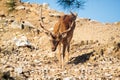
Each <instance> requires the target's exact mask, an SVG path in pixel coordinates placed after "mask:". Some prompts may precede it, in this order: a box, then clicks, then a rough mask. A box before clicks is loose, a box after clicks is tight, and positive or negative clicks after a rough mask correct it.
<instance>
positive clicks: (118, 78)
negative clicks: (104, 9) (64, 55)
mask: <svg viewBox="0 0 120 80" xmlns="http://www.w3.org/2000/svg"><path fill="white" fill-rule="evenodd" d="M2 5H4V4H3V3H2V4H1V5H0V7H1V6H2ZM20 6H22V7H20ZM18 7H19V9H18V8H17V10H15V11H14V12H13V13H11V14H7V13H6V11H5V9H4V7H1V8H0V78H1V79H0V80H3V79H4V80H120V22H116V23H100V22H97V21H94V20H90V19H86V18H79V17H78V18H77V20H76V23H77V25H76V28H75V31H74V36H73V39H72V41H71V48H70V59H69V62H68V63H67V64H66V65H65V67H64V69H61V68H60V67H59V66H58V64H59V63H58V60H57V58H56V52H51V49H50V44H49V41H48V37H47V36H46V35H45V34H44V33H43V32H42V30H41V28H40V27H39V23H40V5H38V4H28V3H19V4H18ZM23 7H24V8H23ZM42 11H43V12H42V15H43V18H44V19H43V21H44V25H46V28H47V29H52V28H53V26H54V23H55V22H56V21H57V20H58V17H59V16H60V15H63V14H64V13H63V12H58V11H55V10H52V9H50V8H49V6H45V5H43V10H42ZM3 15H4V16H3ZM22 21H25V23H26V25H25V27H24V29H21V27H20V24H21V23H22ZM21 38H25V40H26V41H27V42H29V44H30V45H27V46H24V47H23V46H22V47H21V46H17V45H16V40H19V39H21Z"/></svg>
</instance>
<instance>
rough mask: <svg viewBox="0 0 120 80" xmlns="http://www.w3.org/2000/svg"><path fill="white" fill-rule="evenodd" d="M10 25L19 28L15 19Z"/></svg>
mask: <svg viewBox="0 0 120 80" xmlns="http://www.w3.org/2000/svg"><path fill="white" fill-rule="evenodd" d="M11 27H12V28H14V29H15V28H19V29H21V25H20V23H18V22H17V21H13V22H12V23H11Z"/></svg>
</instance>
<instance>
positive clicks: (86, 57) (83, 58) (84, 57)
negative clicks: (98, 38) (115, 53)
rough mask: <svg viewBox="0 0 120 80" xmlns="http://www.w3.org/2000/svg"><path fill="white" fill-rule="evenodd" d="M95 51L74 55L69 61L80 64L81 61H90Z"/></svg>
mask: <svg viewBox="0 0 120 80" xmlns="http://www.w3.org/2000/svg"><path fill="white" fill-rule="evenodd" d="M93 53H94V51H93V52H90V53H85V54H82V55H78V56H77V57H72V58H71V59H70V61H69V62H68V64H75V65H77V64H79V63H85V62H86V61H88V60H89V59H90V56H91V55H92V54H93Z"/></svg>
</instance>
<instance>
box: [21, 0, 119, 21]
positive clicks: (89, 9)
mask: <svg viewBox="0 0 120 80" xmlns="http://www.w3.org/2000/svg"><path fill="white" fill-rule="evenodd" d="M22 1H27V2H30V3H37V4H42V3H48V4H49V6H50V8H51V9H55V10H58V11H61V12H65V13H67V11H65V10H63V9H62V7H61V6H59V5H58V4H57V3H56V1H57V0H22ZM85 1H86V3H85V6H84V9H79V10H77V11H76V12H77V13H78V17H80V18H89V19H92V20H96V21H99V22H102V23H113V22H118V21H119V22H120V0H85Z"/></svg>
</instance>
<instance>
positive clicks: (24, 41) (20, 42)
mask: <svg viewBox="0 0 120 80" xmlns="http://www.w3.org/2000/svg"><path fill="white" fill-rule="evenodd" d="M13 42H14V43H15V44H16V46H17V47H24V46H31V43H30V42H29V41H28V39H27V37H26V36H21V37H20V38H16V37H15V38H14V39H13Z"/></svg>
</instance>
